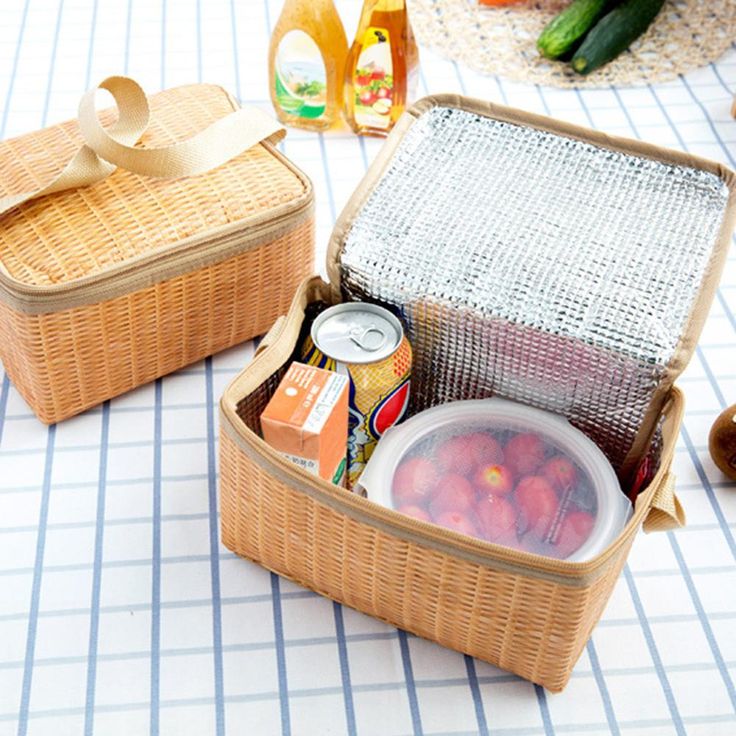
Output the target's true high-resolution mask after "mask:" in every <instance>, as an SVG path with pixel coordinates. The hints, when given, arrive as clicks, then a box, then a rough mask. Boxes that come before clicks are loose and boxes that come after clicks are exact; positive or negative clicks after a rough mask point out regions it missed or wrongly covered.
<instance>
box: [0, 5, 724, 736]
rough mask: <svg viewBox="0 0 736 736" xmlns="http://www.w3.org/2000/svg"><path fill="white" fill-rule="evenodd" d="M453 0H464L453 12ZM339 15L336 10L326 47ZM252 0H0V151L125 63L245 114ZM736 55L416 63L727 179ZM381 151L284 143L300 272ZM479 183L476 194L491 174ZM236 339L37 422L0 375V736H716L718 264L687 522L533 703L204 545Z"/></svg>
mask: <svg viewBox="0 0 736 736" xmlns="http://www.w3.org/2000/svg"><path fill="white" fill-rule="evenodd" d="M458 1H462V0H458ZM359 5H360V3H359V2H358V1H357V0H354V1H353V2H347V0H345V1H343V2H339V3H338V6H339V9H340V11H341V12H342V13H343V17H344V20H345V25H346V29H347V31H348V35H350V34H352V33H353V31H354V28H355V22H356V14H357V11H358V8H359ZM280 6H281V2H280V1H279V0H273V1H272V2H269V0H266V2H265V4H264V0H207V1H205V0H176V1H174V0H156V1H150V2H149V0H4V2H3V3H2V7H1V8H0V137H9V136H12V135H16V134H19V133H22V132H26V131H28V130H32V129H35V128H38V127H41V126H43V125H45V124H47V123H50V122H54V121H57V120H60V119H64V118H68V117H72V116H73V115H74V114H75V110H76V105H77V101H78V98H79V95H80V93H81V91H82V90H83V89H85V88H86V87H88V86H91V84H93V83H94V82H95V81H97V80H98V79H100V78H102V77H104V76H106V75H108V74H111V73H127V74H130V75H132V76H134V77H136V78H137V79H139V80H140V81H141V82H142V83H143V84H144V86H145V87H146V89H148V90H149V91H154V90H156V89H159V88H162V87H168V86H173V85H176V84H181V83H189V82H193V81H197V80H203V81H211V82H217V83H220V84H223V85H224V86H225V87H227V88H229V89H231V90H232V91H233V92H234V93H235V94H237V96H238V97H240V98H241V99H242V100H243V101H247V102H249V103H252V104H256V105H259V106H263V107H264V108H266V109H268V108H269V105H268V102H267V64H266V55H267V44H268V38H269V32H270V28H271V26H272V24H273V23H274V22H275V19H276V17H277V14H278V12H279V11H280ZM734 90H736V52H734V51H731V52H730V53H728V54H727V55H726V56H725V57H724V58H723V59H721V60H720V61H719V62H718V63H717V64H714V65H711V66H708V67H706V68H704V69H701V70H699V71H697V72H694V73H692V74H689V75H687V77H684V78H681V79H678V80H676V81H674V82H671V83H668V84H660V85H655V86H644V87H640V88H637V89H604V90H599V91H583V92H578V91H560V90H555V89H548V88H539V87H532V86H524V85H520V84H510V83H508V82H505V81H502V80H499V79H496V78H493V77H491V78H488V77H482V76H479V75H476V74H474V73H471V72H469V71H467V70H466V69H463V68H461V67H459V66H457V65H455V64H453V63H451V62H448V61H445V60H442V59H439V58H437V57H435V56H433V55H432V54H431V53H429V52H425V53H424V54H423V57H422V75H421V89H420V91H421V92H422V93H423V94H424V93H427V92H445V91H453V92H462V93H465V94H468V95H473V96H477V97H482V98H490V99H492V100H497V101H501V102H504V103H508V104H510V105H514V106H517V107H521V108H526V109H530V110H534V111H536V112H542V113H545V114H548V115H552V116H555V117H560V118H563V119H566V120H571V121H573V122H576V123H581V124H583V125H588V126H593V127H595V128H599V129H602V130H605V131H609V132H611V133H615V134H620V135H625V136H633V137H640V138H642V139H646V140H650V141H653V142H656V143H659V144H663V145H668V146H672V147H674V148H679V149H683V150H687V151H691V152H693V153H696V154H701V155H704V156H707V157H710V158H713V159H717V160H719V161H722V162H724V163H726V164H728V165H729V166H732V167H736V121H734V120H732V119H731V118H730V116H729V107H730V104H731V99H732V96H733V92H734ZM379 147H380V142H378V141H374V140H363V139H359V138H356V137H354V136H353V135H351V134H349V133H348V132H338V133H331V134H329V135H314V134H308V133H305V132H299V131H293V132H292V133H290V135H289V137H288V139H287V141H286V143H285V144H284V151H285V153H286V154H287V155H288V156H289V157H291V158H292V159H293V160H294V161H295V162H296V163H297V164H298V165H299V166H301V167H302V168H303V169H304V170H305V171H306V172H307V173H308V174H309V175H310V176H311V178H312V180H313V181H314V184H315V188H316V195H317V217H318V248H319V254H318V260H319V261H321V260H323V256H324V248H325V245H326V243H327V240H328V237H329V233H330V229H331V227H332V223H333V221H334V219H335V217H336V215H337V213H338V211H339V209H340V208H341V207H342V205H343V203H344V202H345V201H346V199H347V197H348V196H349V194H350V193H351V191H352V190H353V188H354V187H355V185H356V184H357V183H358V181H359V180H360V178H361V176H362V175H363V172H364V171H365V168H366V166H367V164H368V163H369V162H370V160H371V159H372V158H373V156H374V155H375V154H376V152H377V151H378V149H379ZM488 186H492V183H489V184H488ZM252 354H253V347H252V345H243V346H240V347H238V348H236V349H233V350H230V351H228V352H226V353H223V354H221V355H217V356H215V357H213V358H211V359H208V360H206V361H205V362H204V363H201V364H199V365H194V366H191V367H190V368H189V369H187V370H183V371H180V372H179V373H177V374H175V375H172V376H167V377H166V378H163V379H162V380H160V381H157V382H156V383H155V384H151V385H148V386H144V387H142V388H140V389H138V390H137V391H134V392H132V393H130V394H128V395H126V396H123V397H121V398H118V399H115V400H113V401H111V402H109V403H107V404H105V405H104V406H102V407H100V408H98V409H96V410H94V411H90V412H87V413H86V414H84V415H82V416H79V417H77V418H74V419H71V420H69V421H67V422H64V423H62V424H60V425H58V426H55V427H49V428H47V427H44V426H42V425H41V424H40V423H39V422H38V421H37V420H36V419H35V418H34V417H33V416H32V415H31V413H30V411H29V409H28V407H27V406H26V405H25V403H24V402H23V401H22V399H21V398H20V397H19V395H18V394H17V392H16V391H15V390H14V388H13V387H12V385H10V384H9V382H8V380H7V378H6V377H4V375H3V374H2V373H1V372H0V376H2V379H1V381H0V736H6V734H8V735H10V734H21V735H23V734H34V735H40V734H53V735H54V736H61V735H62V734H75V735H76V734H83V733H84V734H92V733H94V734H105V735H106V734H126V735H131V734H145V733H152V734H176V736H185V735H187V734H193V735H196V736H205V735H207V734H217V735H218V736H219V735H221V734H226V733H227V734H255V735H257V736H260V735H261V734H263V735H265V736H270V735H271V734H294V735H295V736H296V735H297V734H305V735H308V736H311V735H315V736H322V735H323V734H361V735H363V736H371V735H375V736H393V735H394V734H427V735H429V734H433V735H435V736H438V735H439V734H447V735H450V734H452V735H454V736H460V735H461V734H489V733H490V734H499V735H501V734H508V735H514V736H516V735H518V736H522V735H525V734H530V735H531V734H544V736H552V734H601V735H602V734H623V735H626V736H635V735H636V736H664V735H669V734H692V735H693V736H717V735H719V734H720V735H722V736H733V735H734V734H736V689H735V688H734V678H736V564H735V559H734V558H735V557H736V543H735V541H734V529H735V528H736V487H735V486H734V484H732V483H728V482H727V481H726V480H725V478H724V477H723V476H722V475H721V474H720V473H719V472H718V471H717V470H716V469H715V467H714V466H713V464H712V462H711V460H710V459H709V456H708V453H707V448H706V445H707V433H708V430H709V427H710V424H711V422H712V421H713V419H714V417H715V415H716V414H717V413H718V412H719V411H720V410H721V409H722V408H723V407H725V406H726V405H727V404H730V403H733V402H736V251H735V252H732V253H731V255H730V258H729V261H728V265H727V267H726V272H725V276H724V279H723V282H722V285H721V288H720V290H719V291H718V294H717V296H716V299H715V304H714V307H713V310H712V312H711V315H710V318H709V320H708V322H707V324H706V327H705V330H704V332H703V336H702V339H701V342H700V346H699V347H698V349H697V352H696V354H695V356H694V358H693V360H692V364H691V365H690V367H689V369H688V370H687V373H686V374H685V376H684V377H683V378H682V379H681V381H680V385H681V386H682V387H683V388H684V389H685V391H686V394H687V401H688V409H687V416H686V420H685V425H684V427H683V431H682V434H681V437H680V440H679V444H678V447H677V457H676V461H675V472H676V473H677V477H678V491H679V493H680V496H681V498H682V500H683V502H684V504H685V506H686V508H687V512H688V516H689V522H690V523H689V526H688V528H687V529H685V530H683V531H680V532H677V533H675V534H657V535H651V536H644V535H640V537H639V538H638V539H637V541H636V543H635V546H634V549H633V552H632V554H631V557H630V561H629V564H628V566H627V567H626V569H625V572H624V574H623V576H622V577H621V579H620V581H619V584H618V585H617V587H616V590H615V593H614V595H613V598H612V600H611V602H610V604H609V605H608V607H607V609H606V612H605V615H604V617H603V620H602V621H601V623H600V625H599V626H598V628H597V629H596V630H595V633H594V635H593V638H592V641H591V642H590V644H589V645H588V647H587V649H586V651H585V653H584V655H583V657H582V659H581V661H580V662H579V664H578V666H577V667H576V669H575V672H574V675H573V678H572V680H571V682H570V684H569V686H568V688H567V690H566V691H565V692H564V693H563V694H561V695H550V694H548V693H545V692H544V691H543V690H542V689H541V688H538V687H535V686H533V685H531V684H529V683H527V682H524V681H523V680H520V679H518V678H516V677H514V676H512V675H509V674H507V673H505V672H502V671H500V670H497V669H495V668H494V667H492V666H490V665H487V664H485V663H483V662H479V661H473V660H472V659H470V658H468V657H463V656H462V655H460V654H457V653H455V652H451V651H448V650H445V649H442V648H441V647H439V646H436V645H434V644H431V643H429V642H426V641H423V640H420V639H417V638H414V637H411V636H408V635H406V634H404V633H402V632H397V631H396V630H395V629H393V628H391V627H389V626H387V625H385V624H382V623H380V622H377V621H374V620H372V619H370V618H368V617H366V616H363V615H361V614H358V613H356V612H354V611H352V610H349V609H347V608H341V607H340V606H338V605H336V604H333V603H332V602H330V601H328V600H326V599H323V598H321V597H319V596H317V595H314V594H312V593H310V592H308V591H305V590H303V589H301V588H299V587H298V586H296V585H293V584H291V583H289V582H287V581H284V580H280V579H279V578H277V577H276V576H274V575H271V574H269V573H267V572H265V571H264V570H262V569H260V568H259V567H257V566H255V565H253V564H251V563H248V562H245V561H243V560H240V559H238V558H236V557H235V556H233V555H232V554H230V553H229V552H228V551H226V550H225V549H224V548H223V547H222V546H221V545H220V544H219V541H218V520H217V467H216V462H217V426H216V425H217V414H216V411H215V408H214V407H215V402H216V401H217V399H218V397H219V395H220V394H221V392H222V390H223V387H224V386H225V385H226V384H227V382H229V381H230V380H231V379H232V377H233V376H234V375H235V374H236V373H237V372H238V371H239V370H240V369H241V368H242V367H243V365H244V364H245V363H247V361H248V360H249V359H250V357H251V356H252Z"/></svg>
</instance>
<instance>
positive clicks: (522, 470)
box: [503, 432, 544, 476]
mask: <svg viewBox="0 0 736 736" xmlns="http://www.w3.org/2000/svg"><path fill="white" fill-rule="evenodd" d="M503 456H504V460H505V462H506V465H508V466H509V467H510V468H511V470H512V471H513V472H514V473H515V474H516V475H517V476H521V475H531V474H532V473H534V472H535V471H536V470H537V468H538V467H539V466H540V465H541V464H542V463H543V462H544V443H543V442H542V440H541V439H540V438H539V436H538V435H536V434H534V433H533V432H522V433H520V434H516V435H514V436H513V437H512V438H511V439H510V440H509V441H508V442H507V443H506V447H504V448H503Z"/></svg>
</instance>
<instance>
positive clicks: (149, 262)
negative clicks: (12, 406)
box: [0, 188, 313, 312]
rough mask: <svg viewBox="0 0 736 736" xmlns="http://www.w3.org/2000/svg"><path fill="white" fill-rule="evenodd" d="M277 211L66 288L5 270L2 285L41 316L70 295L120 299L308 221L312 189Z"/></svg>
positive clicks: (92, 299)
mask: <svg viewBox="0 0 736 736" xmlns="http://www.w3.org/2000/svg"><path fill="white" fill-rule="evenodd" d="M276 209H277V210H278V211H277V212H276V213H274V210H271V211H269V212H266V213H263V214H258V215H255V216H254V217H253V218H246V219H245V220H240V221H238V222H236V223H229V224H227V225H224V226H222V227H221V228H218V229H215V230H208V231H206V232H204V233H202V234H198V235H195V236H192V237H190V238H185V239H183V240H181V241H179V242H178V243H175V244H174V245H173V246H168V247H164V248H162V249H160V250H158V251H155V252H152V253H145V254H142V255H140V256H135V257H134V258H131V259H129V260H126V261H124V262H122V263H119V264H116V265H115V266H113V267H111V268H108V269H106V270H104V271H101V272H99V273H96V274H92V275H90V276H85V277H82V278H80V279H76V280H74V281H70V282H68V283H63V284H54V285H50V286H49V285H32V284H25V283H23V282H20V281H17V280H15V279H14V278H13V277H12V276H9V275H8V274H7V273H5V272H4V271H3V272H0V286H1V287H2V289H3V290H4V291H5V292H6V293H7V294H8V295H9V296H10V297H14V298H15V299H16V300H17V301H18V302H20V303H21V304H22V305H25V306H29V307H31V308H33V307H41V308H42V309H41V310H40V311H43V312H49V311H56V310H57V309H59V307H58V305H57V304H56V303H58V302H60V301H64V302H66V301H68V300H69V299H70V298H71V297H72V296H74V297H76V298H75V299H74V301H75V302H76V301H79V303H80V304H82V303H95V302H98V301H103V300H104V299H106V298H110V295H111V292H113V291H114V292H115V293H116V294H120V293H125V292H129V291H132V290H134V289H133V288H131V287H135V286H136V285H137V284H138V282H142V281H145V283H146V284H149V283H154V282H155V281H156V276H157V275H159V274H161V273H162V272H164V271H167V270H169V268H170V267H172V266H175V267H176V268H175V273H174V272H173V271H172V277H174V276H175V275H177V274H181V273H186V272H188V271H190V270H192V269H191V268H189V267H190V266H191V265H192V264H193V263H197V262H200V263H201V265H202V266H203V265H208V264H210V263H214V262H216V261H217V260H219V258H220V257H221V256H222V254H223V253H224V252H227V251H228V250H232V251H237V252H240V251H243V250H246V249H247V247H248V246H251V247H252V246H253V245H255V244H256V243H257V242H263V241H265V240H266V238H267V236H268V235H269V234H270V233H271V232H273V231H276V230H281V229H283V228H284V225H285V224H286V223H288V222H290V221H292V220H293V221H294V223H295V225H296V224H298V221H300V220H301V219H302V217H303V218H304V219H305V220H306V219H307V215H308V214H309V213H311V211H312V210H313V197H312V192H311V188H310V189H308V190H307V191H306V192H305V193H304V194H303V195H302V196H300V197H299V199H298V200H297V202H296V204H294V203H287V204H285V205H279V206H278V208H276ZM34 311H35V310H34Z"/></svg>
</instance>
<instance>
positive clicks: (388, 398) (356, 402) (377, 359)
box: [302, 302, 411, 489]
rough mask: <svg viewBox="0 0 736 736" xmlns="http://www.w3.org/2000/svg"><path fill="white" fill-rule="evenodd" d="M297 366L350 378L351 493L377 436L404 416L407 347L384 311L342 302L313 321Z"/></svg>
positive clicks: (393, 319)
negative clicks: (323, 370)
mask: <svg viewBox="0 0 736 736" xmlns="http://www.w3.org/2000/svg"><path fill="white" fill-rule="evenodd" d="M302 362H304V363H308V364H310V365H314V366H317V367H319V368H325V369H327V370H331V371H336V372H338V373H343V374H345V375H347V376H348V377H349V378H350V393H349V398H348V402H349V403H348V442H347V458H348V472H347V486H348V488H350V489H352V488H355V486H356V485H357V481H358V478H359V477H360V474H361V473H362V472H363V468H364V467H365V465H366V463H367V462H368V460H369V459H370V456H371V455H372V454H373V448H374V447H375V446H376V444H377V443H378V440H379V439H380V437H381V435H382V434H383V433H384V432H385V431H386V430H387V429H388V428H389V427H391V426H392V425H394V424H396V423H397V422H398V421H400V420H401V418H402V417H403V416H404V413H405V412H406V407H407V405H408V404H409V379H410V378H411V345H410V344H409V341H408V340H407V339H406V337H405V335H404V330H403V328H402V326H401V322H399V320H398V319H397V318H396V317H395V316H394V315H393V314H391V312H389V311H388V310H387V309H384V308H383V307H379V306H377V305H375V304H368V303H365V302H346V303H345V304H337V305H336V306H334V307H330V308H329V309H326V310H325V311H324V312H322V313H321V314H320V315H319V316H318V317H317V318H316V319H315V320H314V322H313V323H312V329H311V333H310V335H309V336H308V337H307V338H306V340H305V342H304V345H303V346H302Z"/></svg>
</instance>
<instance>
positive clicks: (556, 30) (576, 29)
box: [537, 0, 616, 59]
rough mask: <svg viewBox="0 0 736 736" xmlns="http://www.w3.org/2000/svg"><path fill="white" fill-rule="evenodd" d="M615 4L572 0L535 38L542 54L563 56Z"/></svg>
mask: <svg viewBox="0 0 736 736" xmlns="http://www.w3.org/2000/svg"><path fill="white" fill-rule="evenodd" d="M615 4H616V3H615V1H614V0H574V1H573V2H572V3H571V4H570V5H568V6H567V7H566V8H565V9H564V10H563V11H562V12H561V13H560V14H559V15H556V16H555V17H554V18H553V19H552V20H551V21H550V22H549V24H548V25H547V27H546V28H545V29H544V30H543V31H542V35H541V36H540V37H539V39H538V40H537V48H538V49H539V51H540V53H541V54H542V56H546V57H547V58H548V59H559V58H560V57H561V56H564V55H565V54H566V53H567V52H568V51H570V50H571V49H572V48H573V47H574V46H575V45H576V44H577V43H578V41H580V39H582V37H583V36H584V35H585V34H586V33H587V32H588V30H589V29H590V28H591V27H592V26H593V25H594V24H595V23H596V21H597V20H598V19H599V18H601V17H602V16H603V14H604V13H605V12H606V11H607V10H608V9H610V8H611V7H612V6H613V5H615Z"/></svg>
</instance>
